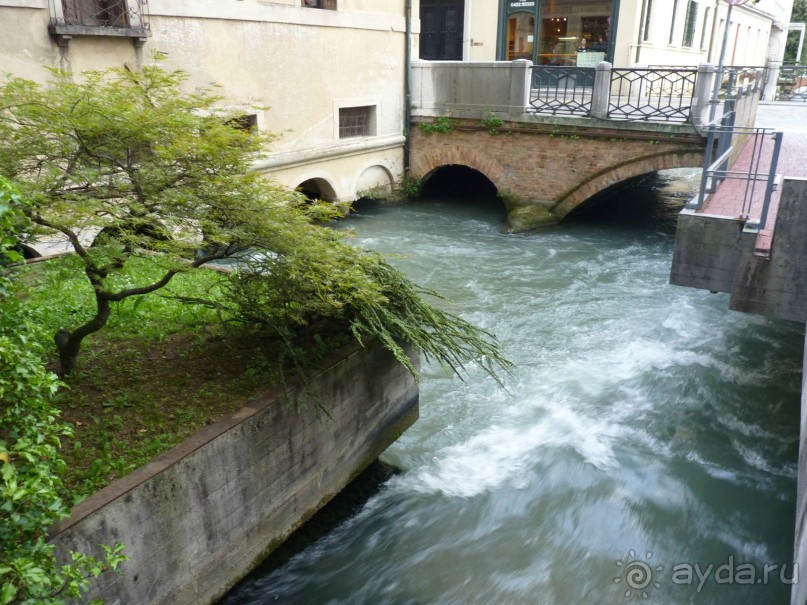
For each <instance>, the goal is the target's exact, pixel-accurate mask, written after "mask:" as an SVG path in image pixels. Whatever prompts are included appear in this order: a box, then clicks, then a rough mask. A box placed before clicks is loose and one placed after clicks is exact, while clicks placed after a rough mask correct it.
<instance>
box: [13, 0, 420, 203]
mask: <svg viewBox="0 0 807 605" xmlns="http://www.w3.org/2000/svg"><path fill="white" fill-rule="evenodd" d="M406 31H407V19H406V2H405V0H271V1H268V0H192V1H187V0H148V1H147V0H0V66H2V71H4V72H6V73H11V74H13V75H17V76H22V77H27V78H30V79H34V80H37V81H40V82H44V81H46V80H47V79H48V78H49V77H50V73H49V72H48V70H47V68H62V69H66V70H69V71H71V72H73V73H79V72H81V71H85V70H97V69H104V68H106V67H110V66H121V65H129V66H137V65H139V64H142V63H143V62H147V61H150V60H151V55H152V53H154V52H157V53H160V54H161V55H162V56H164V57H165V60H164V64H165V66H166V68H169V69H182V70H184V71H186V72H188V73H189V74H190V84H191V85H192V86H208V85H210V84H211V83H215V84H216V85H218V88H217V90H216V92H217V93H218V94H220V95H222V96H223V97H224V101H223V103H224V104H229V105H232V106H238V107H242V106H248V107H254V108H256V109H249V110H247V111H248V114H247V115H246V116H245V119H247V120H248V121H249V123H250V124H251V125H252V126H253V127H257V128H260V129H262V130H265V131H268V132H272V133H275V134H276V135H277V137H278V138H277V139H276V141H274V142H273V144H272V147H271V150H270V154H269V155H268V157H267V158H265V159H264V160H263V161H261V163H260V164H258V165H257V166H256V168H257V169H258V170H260V171H261V172H264V173H266V174H267V175H269V176H272V177H274V178H275V179H276V180H277V181H278V182H280V183H281V184H283V185H285V186H287V187H290V188H301V189H303V190H305V191H306V192H309V193H310V194H312V195H316V196H318V197H321V198H323V199H328V200H353V199H356V198H357V197H360V196H361V195H362V194H363V193H364V192H367V191H369V190H376V191H377V190H379V189H389V188H390V186H391V184H392V183H393V182H395V181H397V180H398V179H399V178H400V176H401V174H402V172H403V162H404V136H403V131H404V116H405V113H406V109H405V106H406V103H405V98H404V81H405V78H406V64H407V61H406V59H407V57H406V40H407V38H406Z"/></svg>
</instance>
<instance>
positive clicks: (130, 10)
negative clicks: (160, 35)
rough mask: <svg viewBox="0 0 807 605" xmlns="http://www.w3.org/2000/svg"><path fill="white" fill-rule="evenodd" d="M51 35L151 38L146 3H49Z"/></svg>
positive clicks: (72, 0) (70, 0)
mask: <svg viewBox="0 0 807 605" xmlns="http://www.w3.org/2000/svg"><path fill="white" fill-rule="evenodd" d="M48 4H49V9H50V31H51V33H52V34H54V35H58V36H64V37H70V36H76V35H95V36H124V37H135V38H142V37H146V36H149V35H151V31H150V24H149V13H148V0H48Z"/></svg>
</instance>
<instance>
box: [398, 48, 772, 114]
mask: <svg viewBox="0 0 807 605" xmlns="http://www.w3.org/2000/svg"><path fill="white" fill-rule="evenodd" d="M764 70H765V68H758V70H757V71H759V73H764ZM732 73H733V72H732ZM755 73H756V72H755ZM714 78H715V68H714V66H713V65H711V64H708V63H702V64H701V65H700V66H698V67H697V68H694V67H674V66H657V67H635V68H614V67H613V66H612V65H611V64H610V63H608V62H605V61H603V62H601V63H599V64H597V65H596V67H556V66H543V65H541V66H534V65H533V64H532V63H531V62H530V61H526V60H518V61H512V62H504V61H494V62H458V61H415V62H413V64H412V103H413V105H414V109H413V115H414V116H420V117H426V116H445V115H451V116H454V117H460V118H482V117H484V116H485V115H490V114H493V115H499V116H500V117H502V118H505V119H515V120H521V121H528V120H532V121H535V119H536V118H544V117H557V116H568V117H587V118H592V119H595V120H607V121H608V122H628V123H632V124H636V123H644V124H662V123H678V124H688V125H689V126H690V128H691V127H692V126H694V127H695V128H696V129H698V130H700V129H701V128H702V127H703V126H705V123H706V122H707V121H708V120H707V119H706V118H705V116H706V114H707V113H708V112H707V109H708V108H709V106H710V96H711V91H712V85H713V82H714ZM753 82H754V83H753V89H754V92H755V93H756V92H761V89H762V86H763V85H764V78H762V77H759V78H756V77H755V78H754V79H753Z"/></svg>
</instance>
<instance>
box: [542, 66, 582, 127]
mask: <svg viewBox="0 0 807 605" xmlns="http://www.w3.org/2000/svg"><path fill="white" fill-rule="evenodd" d="M593 85H594V68H588V67H555V66H540V67H533V68H532V93H531V95H530V106H531V107H532V109H533V110H534V111H536V112H537V113H549V114H553V115H558V114H559V115H588V114H589V113H590V112H591V90H592V86H593Z"/></svg>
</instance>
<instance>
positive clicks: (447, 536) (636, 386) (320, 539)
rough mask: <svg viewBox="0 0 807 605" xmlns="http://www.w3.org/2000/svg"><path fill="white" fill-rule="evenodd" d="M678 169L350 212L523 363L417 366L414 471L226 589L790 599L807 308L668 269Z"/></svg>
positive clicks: (323, 595) (369, 235)
mask: <svg viewBox="0 0 807 605" xmlns="http://www.w3.org/2000/svg"><path fill="white" fill-rule="evenodd" d="M673 180H674V179H673ZM668 184H669V183H665V182H663V181H656V182H651V183H649V184H648V183H647V182H645V183H643V184H640V185H638V186H635V187H633V188H628V189H627V190H623V191H620V192H617V193H614V194H611V195H610V197H609V196H606V199H605V202H604V203H603V204H602V205H601V207H600V209H599V211H596V210H595V211H594V212H593V213H591V214H589V215H588V217H586V216H581V217H579V218H580V220H578V221H573V222H570V223H567V224H564V225H561V226H558V227H554V228H551V229H547V230H545V231H541V232H538V233H533V234H529V235H507V234H505V233H503V232H502V230H501V222H502V218H503V216H502V209H501V208H500V207H499V206H498V205H497V204H496V203H495V200H494V201H491V200H488V201H486V202H482V203H471V202H469V201H464V202H452V201H451V200H448V199H445V198H438V199H428V200H424V201H420V202H415V203H410V204H407V205H403V206H399V207H393V208H379V207H372V206H363V207H361V208H360V209H359V212H357V213H356V214H355V215H354V216H353V217H352V218H350V219H349V220H347V221H345V223H346V224H345V225H344V226H345V227H346V228H352V229H354V230H355V231H356V233H357V237H356V242H357V243H358V244H360V245H362V246H367V247H371V248H374V249H375V250H378V251H380V252H382V253H384V254H386V255H388V257H389V258H390V259H391V261H392V262H393V263H394V264H395V265H396V266H398V267H399V268H400V269H402V270H403V271H404V272H406V273H407V274H408V275H409V276H411V277H412V278H413V279H414V280H416V281H417V282H419V283H421V284H423V285H424V286H427V287H430V288H433V289H435V290H438V291H439V292H441V293H442V294H443V295H445V296H447V297H448V300H447V301H438V304H440V305H442V306H444V307H445V308H448V309H450V310H451V311H453V312H455V313H457V314H460V315H461V316H462V317H464V318H466V319H468V320H469V321H472V322H474V323H475V324H477V325H480V326H482V327H484V328H485V329H487V330H489V331H491V332H493V333H495V334H496V335H497V336H498V337H499V339H500V340H501V343H502V345H503V347H504V350H505V352H506V355H507V356H508V357H509V359H511V360H512V361H513V362H514V363H515V364H516V369H515V371H514V372H513V373H512V374H511V375H509V376H507V377H505V383H506V386H507V389H506V390H503V389H500V388H498V387H497V386H496V384H495V383H494V381H493V380H491V379H490V378H488V377H486V376H485V375H484V374H483V373H482V372H481V371H480V370H479V369H478V368H476V367H471V368H469V371H468V373H467V375H466V376H465V378H464V381H463V380H460V379H458V378H456V377H452V376H451V375H450V374H449V373H448V372H446V371H444V370H443V369H441V368H439V367H431V366H427V367H425V368H424V369H423V376H422V382H421V417H420V420H419V421H418V422H417V423H416V424H415V425H414V426H413V427H412V428H411V429H409V430H408V431H407V432H406V433H405V434H404V435H403V436H402V437H401V439H400V440H399V441H398V442H397V443H395V444H394V445H393V446H392V447H391V448H390V449H389V450H388V451H387V452H386V453H385V454H384V456H383V461H385V462H387V463H388V464H391V465H393V466H395V467H397V468H398V469H400V472H399V473H397V474H395V475H393V476H391V477H389V476H384V478H383V479H382V480H375V483H373V485H372V486H371V488H370V489H369V497H368V496H367V495H365V496H363V497H362V498H361V499H360V502H359V503H358V504H356V503H355V502H354V503H353V504H351V505H350V507H351V508H349V511H350V512H349V514H341V513H338V512H337V513H335V514H336V515H337V517H336V519H335V520H331V522H330V524H329V525H328V527H329V529H328V531H325V532H324V533H321V535H318V536H314V538H312V539H309V540H308V541H307V544H306V545H305V547H302V548H300V549H298V550H297V551H296V552H293V553H291V554H289V553H286V554H285V555H284V556H283V557H281V558H280V560H279V561H278V560H274V561H270V562H269V563H267V565H265V566H263V567H262V568H260V569H259V570H257V571H256V572H255V573H254V574H252V575H251V576H250V577H249V578H248V579H247V580H246V581H245V582H243V583H242V584H241V585H240V586H238V587H237V588H236V589H235V590H234V591H233V592H232V593H231V594H230V595H229V596H228V597H226V598H225V599H223V601H222V603H224V604H227V605H234V604H238V605H245V604H259V603H284V604H290V603H299V604H303V603H305V604H309V603H312V604H336V603H357V604H358V603H361V604H365V603H366V604H374V605H375V604H394V605H426V604H433V603H445V604H470V603H480V604H481V603H484V604H495V605H499V604H505V605H506V604H525V605H526V604H530V605H534V604H557V605H576V604H589V603H590V604H611V603H613V604H619V603H631V602H636V603H638V602H641V603H654V604H671V605H673V604H674V605H681V604H684V603H709V604H723V603H725V604H731V605H737V604H738V603H753V604H755V605H762V604H766V603H771V604H784V603H788V602H789V597H788V595H789V589H790V586H789V582H790V581H791V580H792V578H793V573H794V570H793V568H792V543H793V525H794V515H795V495H796V465H797V452H798V425H799V389H800V386H801V385H800V381H801V353H802V344H803V330H802V326H800V325H798V324H792V323H787V322H779V321H773V320H768V319H763V318H760V317H755V316H749V315H743V314H739V313H733V312H730V311H728V309H727V307H728V300H727V297H726V296H724V295H711V294H709V293H708V292H701V291H696V290H690V289H685V288H679V287H674V286H670V285H668V283H667V282H668V275H669V270H670V261H671V258H672V251H673V239H674V237H673V236H674V219H671V218H670V213H669V211H668V209H667V205H668V204H667V203H668V202H669V197H670V196H669V195H668V196H667V198H665V197H664V196H659V195H657V193H658V191H659V189H661V190H664V189H666V188H667V185H668ZM673 197H677V196H676V195H673ZM371 481H372V480H371ZM365 487H366V486H365ZM766 565H767V566H768V568H767V574H766V573H765V569H766V568H765V566H766ZM772 566H777V567H775V568H774V567H772ZM782 570H784V571H782ZM804 573H805V574H806V575H805V578H804V581H807V570H804Z"/></svg>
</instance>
